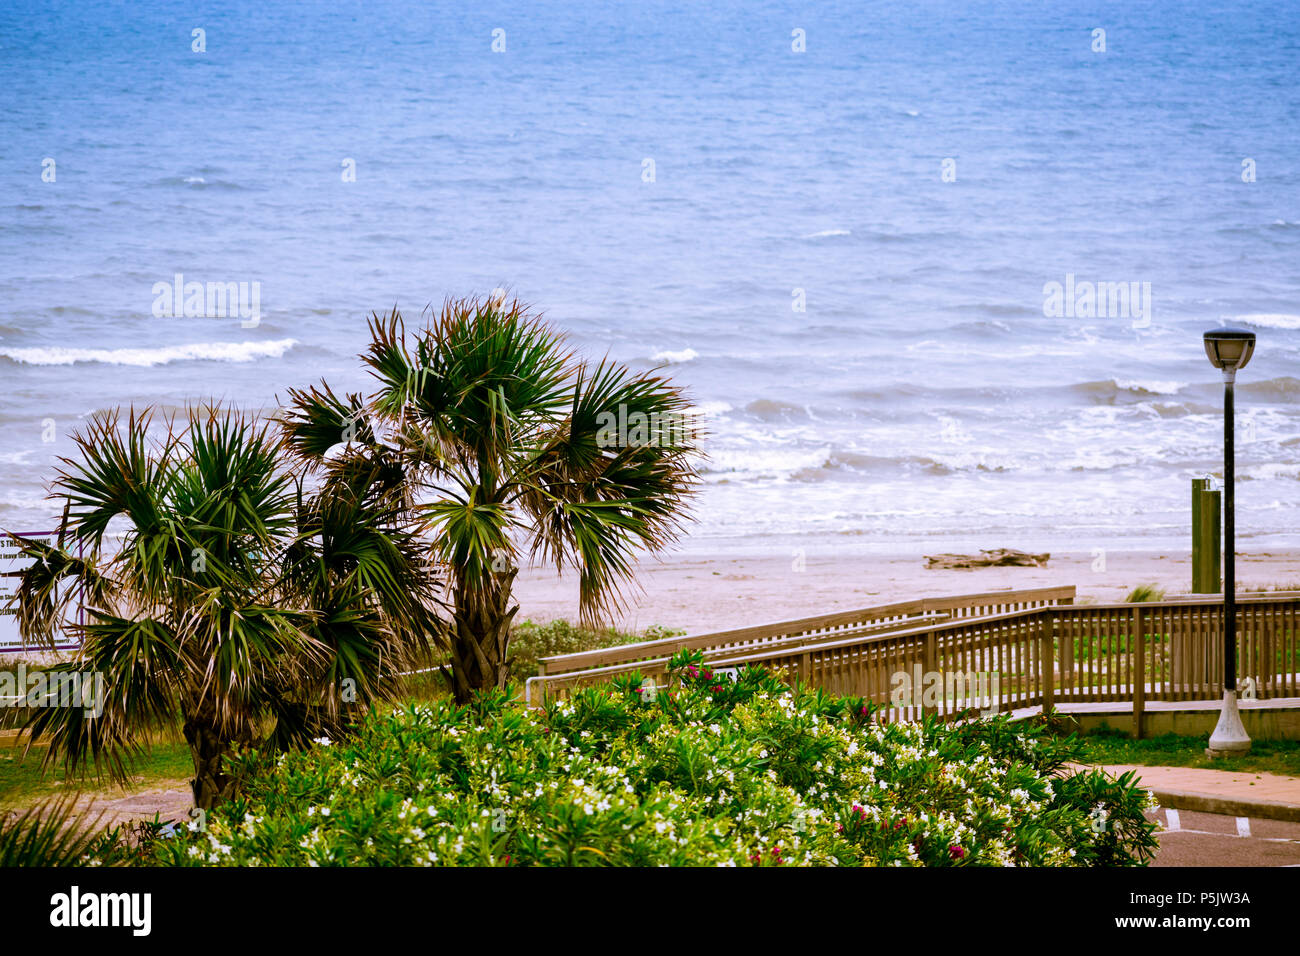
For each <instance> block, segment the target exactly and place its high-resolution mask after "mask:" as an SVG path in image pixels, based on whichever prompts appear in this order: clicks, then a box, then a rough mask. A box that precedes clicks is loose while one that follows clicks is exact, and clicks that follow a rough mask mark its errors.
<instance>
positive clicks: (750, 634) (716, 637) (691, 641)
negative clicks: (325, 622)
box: [539, 585, 1076, 676]
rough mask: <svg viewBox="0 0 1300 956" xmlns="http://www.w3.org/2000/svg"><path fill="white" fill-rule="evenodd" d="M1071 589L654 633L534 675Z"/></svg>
mask: <svg viewBox="0 0 1300 956" xmlns="http://www.w3.org/2000/svg"><path fill="white" fill-rule="evenodd" d="M1075 594H1076V589H1075V587H1074V586H1073V585H1070V586H1065V587H1050V588H1028V589H1025V590H1020V591H988V592H983V593H979V594H959V595H953V596H950V597H932V598H921V599H919V600H913V601H900V602H896V603H893V604H883V605H877V606H874V607H866V608H858V609H855V610H850V611H835V612H832V613H829V614H819V615H815V616H813V617H805V618H797V619H795V620H792V621H779V622H776V623H770V624H757V625H751V626H748V627H741V628H734V629H732V630H726V631H712V632H709V633H705V634H697V635H681V636H679V637H665V638H656V639H655V640H652V641H638V642H637V643H634V644H620V645H618V646H616V647H607V648H599V649H597V650H592V651H578V652H576V653H573V654H559V655H555V656H552V657H544V658H542V659H541V661H540V662H539V664H540V666H541V670H540V675H539V676H551V675H554V674H563V673H572V672H575V671H579V670H585V669H587V668H589V667H599V666H602V665H605V664H612V663H617V662H619V661H627V662H629V663H631V662H634V661H636V660H639V659H642V658H647V657H653V656H656V655H657V654H658V653H662V652H668V653H670V654H671V653H676V652H677V651H679V650H698V649H705V648H714V647H717V648H722V647H728V646H732V645H736V644H746V643H750V642H760V641H770V640H776V639H781V638H785V637H791V636H798V635H804V634H808V633H809V632H811V631H818V630H826V629H828V628H846V627H851V626H853V625H864V624H868V623H870V622H871V621H874V620H880V619H882V618H904V619H905V618H907V617H914V616H918V615H923V614H938V613H944V612H948V611H953V610H958V609H963V608H983V607H990V606H1005V605H1008V604H1029V603H1034V602H1044V603H1047V602H1055V603H1062V604H1068V603H1071V602H1073V600H1074V598H1075Z"/></svg>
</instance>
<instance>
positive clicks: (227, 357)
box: [0, 339, 298, 368]
mask: <svg viewBox="0 0 1300 956" xmlns="http://www.w3.org/2000/svg"><path fill="white" fill-rule="evenodd" d="M297 344H298V340H297V339H272V340H270V341H266V342H193V343H191V344H189V345H167V346H163V347H162V348H155V349H74V348H66V347H64V346H50V347H47V348H32V349H0V356H3V357H5V358H9V359H12V360H13V361H15V362H22V363H23V364H24V365H75V364H77V363H78V362H97V363H100V364H103V365H130V366H135V367H137V368H149V367H151V366H154V365H168V364H170V363H172V362H252V361H256V360H257V359H260V358H279V357H280V356H281V355H283V354H284V353H285V352H287V351H289V349H291V348H293V347H294V346H295V345H297Z"/></svg>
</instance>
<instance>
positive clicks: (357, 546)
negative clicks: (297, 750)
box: [14, 406, 436, 808]
mask: <svg viewBox="0 0 1300 956" xmlns="http://www.w3.org/2000/svg"><path fill="white" fill-rule="evenodd" d="M153 424H154V423H153V414H152V412H148V411H146V412H144V413H141V414H137V413H136V412H135V411H134V410H131V411H130V412H129V413H128V416H127V418H126V421H125V422H123V421H122V417H121V413H120V412H117V411H114V412H110V413H108V414H106V415H104V416H101V417H98V418H96V419H95V420H93V421H92V423H91V424H90V426H89V428H88V429H87V430H86V432H85V433H84V434H78V435H76V436H74V442H75V444H76V446H77V449H78V452H79V454H78V457H77V459H75V460H74V459H72V458H65V459H63V460H62V464H61V466H60V468H59V471H58V475H57V477H56V479H55V481H54V485H53V490H52V492H51V496H50V497H51V498H53V499H55V500H62V502H63V505H64V508H63V519H62V521H61V522H60V528H59V535H58V540H57V542H56V544H55V545H53V546H47V545H43V544H40V543H38V542H32V541H25V540H21V539H16V538H15V539H14V540H15V541H16V542H17V543H19V544H20V546H22V548H23V550H24V552H25V553H26V554H27V555H28V556H30V557H32V558H34V559H35V560H34V562H33V564H32V565H31V566H30V567H29V568H27V569H26V570H25V571H24V572H23V573H22V576H21V580H20V582H19V587H18V593H17V595H16V597H15V599H16V601H17V603H18V618H19V626H20V629H21V632H22V634H23V636H24V638H25V639H27V640H29V641H33V642H44V643H46V644H48V645H52V644H53V642H54V639H55V636H56V635H57V634H58V633H59V632H60V630H62V631H64V632H67V633H71V634H73V635H76V636H79V637H80V638H81V641H82V648H81V650H80V652H79V653H78V655H77V657H76V658H75V659H74V660H72V661H70V662H68V663H66V664H64V665H61V669H62V670H66V671H90V672H98V673H100V674H102V675H103V687H104V688H105V692H104V695H103V696H104V700H102V701H100V702H98V703H99V704H100V705H101V706H102V713H101V714H100V715H99V716H98V717H94V718H87V717H85V716H83V714H82V713H81V712H80V711H77V710H72V709H69V708H40V709H35V710H34V711H33V714H34V716H32V717H31V718H30V719H29V720H28V721H27V724H26V730H27V731H28V732H29V733H30V734H31V736H32V737H33V738H36V737H45V738H48V739H49V741H50V748H49V751H48V754H47V757H46V760H47V761H49V760H54V759H57V758H58V757H59V756H61V757H62V758H63V760H64V762H65V764H66V765H67V768H68V769H69V770H70V771H71V770H74V769H80V770H81V771H83V772H84V770H85V769H86V767H87V765H88V764H89V763H90V762H92V761H93V763H94V764H95V766H96V767H97V768H99V767H101V766H103V767H106V769H107V770H108V772H109V774H110V775H111V776H112V777H114V778H116V779H119V780H122V779H125V773H126V765H125V759H126V758H128V757H129V756H130V755H131V754H133V753H137V752H138V751H139V749H140V747H139V744H138V741H139V740H140V739H141V737H142V736H143V734H144V732H145V731H147V730H149V729H151V728H156V727H165V728H170V727H174V722H175V721H176V720H177V718H178V717H179V719H180V721H181V731H182V734H183V735H184V738H185V740H186V742H187V743H188V744H189V747H190V751H191V754H192V757H193V760H194V773H195V775H194V781H193V790H194V801H195V805H196V806H198V807H202V808H210V807H211V806H213V805H214V804H216V803H218V802H220V801H221V800H223V799H225V798H226V797H227V796H228V795H229V792H230V787H231V780H230V778H229V777H228V775H227V774H226V773H225V768H224V766H223V759H224V758H225V757H226V756H227V755H228V754H229V753H230V752H231V751H232V749H234V748H235V747H237V746H238V745H240V744H244V743H253V742H257V741H268V740H269V741H270V742H271V743H273V744H275V745H281V746H289V745H301V744H304V743H305V742H306V741H307V740H309V739H310V738H311V737H312V736H315V735H319V734H322V733H328V732H330V731H334V732H338V729H339V728H340V727H341V726H342V725H343V723H344V722H345V720H346V707H347V705H351V704H356V705H359V706H364V705H365V704H367V703H368V702H370V701H373V700H375V699H378V698H381V697H384V696H389V695H391V693H392V690H393V684H392V682H391V681H389V680H385V679H384V677H383V675H382V674H381V666H382V667H384V668H387V669H390V670H391V669H393V668H396V667H399V666H402V665H404V664H407V663H410V662H414V661H423V660H425V659H426V658H427V653H428V648H429V643H430V639H431V630H430V629H431V627H432V626H433V619H432V617H431V613H430V611H431V609H432V608H433V606H434V602H435V598H436V595H435V593H434V583H433V579H432V577H431V576H430V575H429V573H428V569H427V567H426V566H425V564H424V562H423V554H422V550H421V547H420V545H419V542H418V541H417V540H416V538H415V536H414V534H413V533H412V532H410V531H408V530H404V529H402V528H401V527H400V526H398V525H397V524H395V523H394V521H393V515H392V513H391V511H390V510H389V509H388V508H387V506H386V505H385V504H384V503H383V502H384V501H385V500H386V499H385V497H384V496H383V495H382V494H377V493H375V490H374V488H373V487H371V486H368V485H366V484H365V483H364V482H358V483H357V484H355V485H353V486H351V487H348V488H344V487H339V486H331V487H330V488H329V489H320V488H314V489H313V488H309V487H307V485H306V483H305V481H304V479H303V477H302V476H299V475H295V474H293V473H292V472H290V471H288V470H286V469H285V467H284V461H285V459H284V456H283V455H282V453H281V452H282V446H281V440H280V436H279V435H278V433H277V432H275V431H274V430H273V427H272V424H271V423H269V422H262V423H258V422H256V421H255V420H254V419H253V418H252V417H249V416H246V415H242V414H237V413H231V412H226V411H224V410H222V409H220V408H218V407H215V406H204V407H199V408H192V409H189V410H188V411H187V413H186V416H185V418H184V420H183V421H182V422H180V424H179V425H178V423H177V422H176V420H175V419H170V420H168V421H166V422H164V423H161V428H160V429H155V428H154V427H153ZM119 526H120V528H121V532H122V534H121V541H120V547H114V546H113V538H114V537H115V536H114V535H113V533H112V532H113V529H114V528H116V527H119ZM79 599H80V600H81V601H83V602H84V607H85V611H86V614H87V618H88V619H87V620H86V621H85V622H84V623H83V622H82V621H80V620H77V619H74V613H75V606H76V604H77V603H78V600H79Z"/></svg>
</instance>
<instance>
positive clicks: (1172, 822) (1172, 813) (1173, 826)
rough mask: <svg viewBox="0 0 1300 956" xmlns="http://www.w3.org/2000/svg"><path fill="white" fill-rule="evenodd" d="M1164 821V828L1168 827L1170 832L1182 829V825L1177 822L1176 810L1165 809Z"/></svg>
mask: <svg viewBox="0 0 1300 956" xmlns="http://www.w3.org/2000/svg"><path fill="white" fill-rule="evenodd" d="M1165 821H1166V826H1168V828H1169V829H1170V830H1180V829H1182V824H1181V823H1180V822H1179V820H1178V811H1177V810H1169V809H1166V810H1165Z"/></svg>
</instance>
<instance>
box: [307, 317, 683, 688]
mask: <svg viewBox="0 0 1300 956" xmlns="http://www.w3.org/2000/svg"><path fill="white" fill-rule="evenodd" d="M370 332H371V338H372V342H371V345H370V348H369V350H368V351H367V352H366V353H364V354H363V355H362V360H363V362H364V363H365V365H367V366H368V368H369V370H370V372H371V374H372V375H373V376H374V377H375V378H376V379H377V380H378V382H379V388H378V390H377V391H376V392H375V393H374V394H373V395H371V396H370V397H369V398H368V399H367V400H365V401H362V399H361V397H360V396H358V395H352V396H348V397H347V398H346V399H340V398H338V397H337V396H335V395H334V393H333V392H332V391H331V390H330V389H329V387H328V385H325V386H324V388H323V389H321V390H317V389H312V390H311V391H308V392H292V393H291V398H292V402H291V406H290V413H289V415H288V416H287V420H286V444H287V445H288V446H289V447H291V448H292V449H294V451H295V452H296V453H297V454H298V455H299V456H301V457H302V458H303V459H304V460H305V461H307V462H309V463H310V464H311V465H312V466H313V467H316V468H319V469H320V470H322V471H323V472H325V473H327V474H329V475H331V478H330V479H328V480H331V481H336V482H340V483H347V482H348V481H349V480H350V479H349V478H348V477H347V476H348V475H350V474H354V473H356V472H362V473H365V474H372V473H382V474H384V475H386V476H387V484H386V485H385V487H386V489H387V491H386V493H387V494H389V495H391V496H393V497H395V498H400V499H401V500H402V502H403V504H402V507H410V508H411V509H412V513H413V514H415V515H417V516H418V517H419V518H420V521H421V528H422V530H423V531H424V532H425V533H427V534H428V536H429V539H430V545H429V547H430V554H431V557H432V558H433V560H434V561H435V562H437V564H438V565H440V566H441V567H444V568H446V569H447V576H448V578H449V580H448V589H449V591H450V601H449V602H448V605H447V608H446V616H447V619H448V620H447V625H448V627H447V634H446V638H445V650H446V653H447V656H448V658H449V661H450V667H449V668H446V671H445V673H446V675H447V677H448V680H449V681H450V683H451V686H452V688H453V692H454V694H455V697H456V700H457V701H458V702H462V703H463V702H466V701H468V700H469V699H470V698H471V696H472V695H473V692H474V691H476V690H481V689H485V688H503V687H505V685H506V682H507V680H508V678H509V656H508V650H509V640H510V625H511V621H512V619H513V617H514V615H515V613H516V612H517V610H518V607H517V605H513V604H512V602H511V588H512V584H513V581H514V577H515V574H516V572H517V565H518V560H519V558H520V556H521V554H522V553H523V552H524V551H526V552H527V554H528V557H529V559H530V560H537V561H540V562H543V563H547V564H554V566H555V567H556V569H557V571H561V570H563V569H564V568H565V567H569V568H572V569H574V570H576V572H577V574H578V580H579V595H580V597H579V600H580V607H579V610H580V614H581V617H582V619H583V620H584V622H587V623H593V622H595V621H597V620H598V619H600V618H601V617H602V616H606V615H608V614H609V613H611V612H614V611H616V610H617V609H618V608H619V607H621V606H622V605H623V601H624V600H625V597H624V591H623V589H624V586H625V585H627V584H629V583H631V580H632V571H633V568H632V559H633V557H634V554H635V552H636V551H638V550H644V551H647V552H655V551H659V550H661V549H663V548H664V547H665V546H666V545H667V544H668V543H669V542H671V541H673V540H674V539H676V538H677V536H678V535H679V534H680V532H681V529H682V524H683V522H684V520H685V518H686V507H687V504H688V501H689V498H690V496H691V495H692V494H693V492H694V490H695V485H696V482H697V474H696V471H695V467H694V464H693V458H694V456H695V454H696V453H697V451H698V449H697V444H696V440H697V433H696V430H695V429H694V428H693V427H691V426H690V424H689V422H690V420H689V418H688V412H687V409H688V405H689V403H688V401H687V399H686V397H685V396H684V394H683V393H682V391H681V390H680V389H679V388H677V387H675V386H674V385H672V384H671V383H670V382H669V381H668V380H666V379H665V378H662V377H660V376H658V375H655V374H653V373H633V372H631V371H629V370H628V369H627V368H626V367H624V366H622V365H620V364H618V363H615V362H612V361H609V360H608V359H606V360H601V361H599V362H597V363H595V364H594V365H593V364H591V363H589V362H585V361H580V360H577V359H575V358H574V356H573V354H572V353H571V352H570V351H569V350H568V349H567V348H566V347H565V345H564V342H563V339H562V338H561V336H560V335H559V334H558V333H557V332H556V331H555V330H553V329H552V328H551V327H549V326H548V325H546V324H544V323H543V322H542V321H541V319H540V317H538V316H536V315H534V314H531V313H530V312H529V311H528V310H527V309H526V308H525V307H524V306H522V305H520V303H519V302H518V301H517V300H516V301H514V302H510V303H507V302H505V301H504V299H502V298H489V299H461V300H448V301H447V302H446V303H445V304H444V305H443V308H442V311H441V313H439V314H437V315H435V316H433V318H432V320H431V321H430V322H429V323H428V325H427V326H426V327H424V328H421V329H419V330H418V331H416V332H413V333H412V334H411V335H410V336H409V337H408V335H407V332H406V328H405V324H404V322H403V320H402V317H401V315H400V313H399V312H398V311H397V309H393V310H392V311H391V312H390V313H389V314H388V315H387V316H386V317H382V318H381V317H380V316H379V315H377V314H375V315H373V316H372V318H371V321H370ZM341 435H342V436H344V437H345V438H347V439H348V445H347V447H348V452H347V453H346V454H343V455H339V456H337V457H334V458H332V459H331V458H330V457H329V456H328V455H327V450H328V449H330V448H332V447H335V446H336V445H337V444H338V442H339V440H340V436H341Z"/></svg>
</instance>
